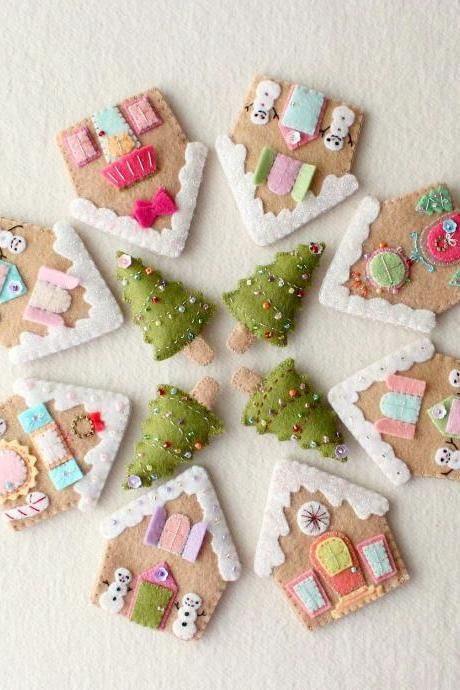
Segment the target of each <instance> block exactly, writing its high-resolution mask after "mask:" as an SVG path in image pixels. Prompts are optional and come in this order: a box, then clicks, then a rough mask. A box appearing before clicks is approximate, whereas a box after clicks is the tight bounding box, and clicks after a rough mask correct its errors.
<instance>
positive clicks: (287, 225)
mask: <svg viewBox="0 0 460 690" xmlns="http://www.w3.org/2000/svg"><path fill="white" fill-rule="evenodd" d="M216 151H217V155H218V156H219V160H220V162H221V165H222V168H223V170H224V173H225V176H226V178H227V180H228V183H229V185H230V188H231V190H232V194H233V196H234V198H235V201H236V203H237V205H238V208H239V211H240V213H241V216H242V218H243V222H244V224H245V226H246V228H247V229H248V232H249V234H250V236H251V237H252V239H253V240H254V242H255V243H256V244H258V245H259V246H261V247H263V246H264V245H266V244H272V242H276V240H280V239H282V238H283V237H286V236H287V235H290V234H291V233H292V232H294V230H297V229H298V228H300V227H301V226H302V225H305V224H306V223H308V222H309V221H310V220H313V219H314V218H316V217H317V216H319V215H320V214H321V213H324V212H325V211H328V210H329V209H330V208H333V207H334V206H337V204H340V202H341V201H343V200H344V199H346V198H347V197H348V196H350V195H351V194H353V193H354V192H356V190H357V189H358V180H357V179H356V177H355V176H354V175H351V174H350V173H348V174H346V175H342V176H341V177H337V176H336V175H328V176H327V177H325V178H324V181H323V184H322V187H321V192H320V193H319V194H318V195H317V196H315V195H314V194H312V192H308V193H307V195H306V198H305V200H304V201H302V202H301V203H299V204H297V206H296V207H295V208H294V209H293V210H292V211H291V210H290V209H287V208H285V209H283V210H282V211H280V213H278V214H277V215H275V214H274V213H271V212H269V213H264V207H263V203H262V200H261V199H259V198H257V197H256V189H257V188H256V186H255V184H254V183H253V181H252V176H253V174H252V172H247V173H245V171H244V168H245V161H246V147H245V146H244V145H243V144H234V143H233V141H232V140H231V139H230V137H229V136H228V135H226V134H224V135H221V136H219V137H217V139H216Z"/></svg>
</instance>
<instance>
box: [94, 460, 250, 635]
mask: <svg viewBox="0 0 460 690" xmlns="http://www.w3.org/2000/svg"><path fill="white" fill-rule="evenodd" d="M101 529H102V534H103V535H104V537H105V538H106V539H107V547H106V550H105V553H104V556H103V559H102V565H101V570H100V573H99V575H98V578H97V582H96V586H95V589H94V592H93V596H92V600H93V603H95V604H97V605H99V606H100V607H101V608H102V609H103V610H104V611H106V612H108V613H110V614H112V615H113V614H119V615H121V616H123V617H124V618H126V619H127V620H129V621H131V622H133V623H138V624H139V625H143V626H144V627H146V628H149V629H150V630H159V631H162V630H163V631H167V632H169V633H172V634H173V635H175V636H176V637H177V638H179V639H180V640H185V641H188V640H192V639H198V638H199V637H201V635H202V634H203V631H204V629H205V628H206V626H207V624H208V622H209V620H210V618H211V616H212V614H213V612H214V609H215V607H216V606H217V603H218V601H219V599H220V597H221V596H222V594H223V592H224V590H225V588H226V586H227V583H228V582H232V581H235V580H237V579H238V578H239V575H240V571H241V566H240V562H239V559H238V555H237V553H236V549H235V546H234V544H233V541H232V537H231V535H230V533H229V530H228V527H227V524H226V521H225V517H224V515H223V512H222V509H221V507H220V505H219V501H218V498H217V496H216V493H215V491H214V488H213V486H212V483H211V480H210V478H209V476H208V474H207V472H206V470H204V469H203V468H202V467H191V468H189V469H187V470H186V471H185V472H183V473H182V474H180V475H178V476H177V477H176V478H175V479H172V480H171V481H169V482H167V483H166V484H162V485H161V486H159V487H158V488H156V489H154V490H152V491H150V492H148V493H146V494H143V496H141V497H140V498H136V499H135V500H134V501H132V502H131V503H129V504H128V505H127V506H125V508H122V509H121V510H119V511H117V512H116V513H114V514H113V515H112V516H111V517H108V518H107V519H106V520H104V522H103V523H102V525H101Z"/></svg>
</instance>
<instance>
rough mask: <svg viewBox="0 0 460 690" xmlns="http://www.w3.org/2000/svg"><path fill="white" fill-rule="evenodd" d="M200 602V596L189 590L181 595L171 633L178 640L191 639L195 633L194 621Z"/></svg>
mask: <svg viewBox="0 0 460 690" xmlns="http://www.w3.org/2000/svg"><path fill="white" fill-rule="evenodd" d="M201 604H202V601H201V597H200V596H199V595H198V594H195V593H194V592H189V593H188V594H185V595H184V596H183V597H182V604H181V606H180V607H179V610H178V611H177V618H176V620H175V621H174V623H173V628H172V629H173V633H174V635H175V636H176V637H178V638H179V639H180V640H191V639H192V637H194V635H195V633H196V625H195V621H196V619H197V616H198V610H199V609H200V607H201Z"/></svg>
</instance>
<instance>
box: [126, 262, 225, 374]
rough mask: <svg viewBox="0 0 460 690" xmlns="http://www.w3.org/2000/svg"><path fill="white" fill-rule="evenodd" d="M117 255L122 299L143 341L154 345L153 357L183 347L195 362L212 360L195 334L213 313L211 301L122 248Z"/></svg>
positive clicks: (204, 345) (204, 362)
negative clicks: (146, 264)
mask: <svg viewBox="0 0 460 690" xmlns="http://www.w3.org/2000/svg"><path fill="white" fill-rule="evenodd" d="M117 257H118V258H117V266H118V270H117V278H118V280H120V281H121V284H122V286H123V300H124V301H125V302H128V303H129V304H130V305H131V310H132V314H133V320H134V322H135V323H137V324H138V325H139V326H140V327H141V328H142V330H143V332H144V340H145V342H146V343H149V344H152V345H153V346H154V357H155V359H157V360H163V359H168V357H172V356H173V355H175V354H176V353H177V352H179V351H180V350H183V351H184V352H185V353H186V354H187V355H188V356H189V357H190V358H191V359H193V360H194V361H195V362H197V363H198V364H208V363H209V362H210V361H212V359H213V357H214V353H213V351H212V350H211V348H210V347H209V345H208V344H207V343H206V341H205V340H204V339H203V338H202V337H201V336H200V335H199V334H200V332H201V330H202V329H203V327H204V325H205V324H206V323H207V321H209V319H210V318H211V316H212V315H213V314H214V311H215V307H214V305H213V304H211V303H210V302H209V301H208V300H206V298H205V297H204V295H203V294H202V293H201V292H195V291H193V290H189V289H188V288H187V287H185V286H184V285H183V284H182V283H179V282H175V281H166V280H165V279H164V278H163V277H162V275H161V274H160V272H159V271H157V270H156V269H154V268H152V267H151V266H144V264H143V263H142V261H141V260H140V259H135V258H133V257H132V256H130V255H129V254H125V253H123V252H118V254H117Z"/></svg>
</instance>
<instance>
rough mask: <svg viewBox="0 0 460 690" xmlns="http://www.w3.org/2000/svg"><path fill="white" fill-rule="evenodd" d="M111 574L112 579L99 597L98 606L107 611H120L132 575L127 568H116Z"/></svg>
mask: <svg viewBox="0 0 460 690" xmlns="http://www.w3.org/2000/svg"><path fill="white" fill-rule="evenodd" d="M113 575H114V581H113V582H111V583H110V584H109V587H108V589H107V591H106V592H103V593H102V594H101V596H100V597H99V606H100V607H101V609H104V611H108V612H109V613H120V611H121V609H122V608H123V606H124V605H125V596H126V595H127V593H128V591H129V583H130V582H131V580H132V575H131V573H130V572H129V570H128V569H127V568H117V569H116V570H115V572H114V574H113Z"/></svg>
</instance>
